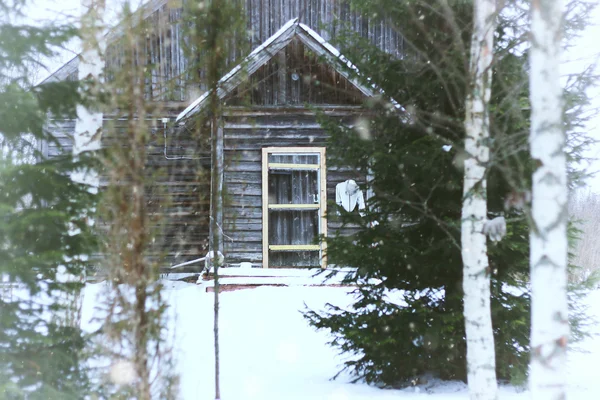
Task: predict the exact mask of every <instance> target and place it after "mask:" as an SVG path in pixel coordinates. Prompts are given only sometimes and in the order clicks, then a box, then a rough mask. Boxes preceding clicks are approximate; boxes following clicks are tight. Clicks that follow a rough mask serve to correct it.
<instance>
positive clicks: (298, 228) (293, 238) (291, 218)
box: [269, 210, 319, 245]
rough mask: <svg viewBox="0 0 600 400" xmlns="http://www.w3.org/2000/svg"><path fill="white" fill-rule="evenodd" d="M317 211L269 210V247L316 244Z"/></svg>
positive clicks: (317, 234) (317, 229) (317, 230)
mask: <svg viewBox="0 0 600 400" xmlns="http://www.w3.org/2000/svg"><path fill="white" fill-rule="evenodd" d="M318 236H319V211H318V210H306V211H304V210H302V211H299V210H269V245H290V244H291V245H294V244H296V245H304V244H316V243H317V238H318Z"/></svg>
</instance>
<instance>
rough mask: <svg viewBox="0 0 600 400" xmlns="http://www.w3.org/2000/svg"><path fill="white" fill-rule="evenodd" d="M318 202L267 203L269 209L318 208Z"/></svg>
mask: <svg viewBox="0 0 600 400" xmlns="http://www.w3.org/2000/svg"><path fill="white" fill-rule="evenodd" d="M319 207H320V206H319V204H269V210H318V209H319Z"/></svg>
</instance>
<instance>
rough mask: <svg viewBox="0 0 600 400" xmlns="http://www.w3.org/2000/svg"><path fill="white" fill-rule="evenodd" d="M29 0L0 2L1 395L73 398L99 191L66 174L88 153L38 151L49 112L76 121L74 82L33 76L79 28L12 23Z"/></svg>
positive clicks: (83, 165)
mask: <svg viewBox="0 0 600 400" xmlns="http://www.w3.org/2000/svg"><path fill="white" fill-rule="evenodd" d="M25 5H26V3H25V2H21V1H14V2H13V1H8V2H7V1H4V0H2V1H0V12H1V13H2V14H3V15H4V16H6V18H4V17H3V20H2V22H0V140H2V153H1V154H0V193H2V195H1V196H0V221H1V223H0V260H1V261H0V275H1V277H2V283H1V285H2V294H1V296H0V310H1V311H0V397H2V398H8V399H11V398H15V399H16V398H31V399H79V398H83V397H84V396H85V395H86V394H88V393H89V390H90V384H89V380H88V377H87V373H86V364H85V359H84V358H83V349H84V346H85V344H86V341H87V339H86V337H85V335H84V334H83V333H82V331H81V330H80V328H79V321H78V310H77V307H76V305H74V304H72V300H73V299H74V298H76V297H77V294H78V292H79V291H80V290H81V288H82V281H81V279H78V278H79V277H82V276H83V275H84V273H85V271H86V269H87V268H88V262H89V261H88V260H89V259H90V255H91V254H92V252H93V249H94V238H93V235H91V227H90V223H89V221H91V217H92V215H93V207H94V201H95V196H94V195H93V194H92V192H91V191H90V190H89V189H90V188H89V187H88V186H86V185H83V184H78V183H75V182H73V181H72V179H71V174H72V173H73V171H75V170H80V171H83V170H85V169H87V168H88V167H89V166H90V165H91V164H92V162H93V157H91V156H90V155H89V154H82V155H81V157H80V158H79V159H78V160H74V159H73V158H72V156H71V155H69V154H68V153H67V152H65V155H64V156H63V157H59V158H52V159H45V158H43V156H42V154H41V152H40V143H42V142H44V141H46V142H51V141H53V140H54V139H53V136H52V135H51V132H50V131H49V130H48V124H47V122H48V117H49V116H50V115H51V116H52V117H54V118H74V117H75V105H76V104H77V102H78V101H79V98H78V94H77V85H76V84H75V83H73V82H52V83H41V84H36V83H35V82H34V81H33V79H32V76H33V75H34V72H35V70H36V69H37V68H40V67H41V68H44V65H43V63H41V62H40V61H39V60H41V59H45V58H47V57H51V56H53V55H54V54H55V53H56V52H57V51H58V50H59V49H60V47H61V46H63V45H64V44H65V43H66V42H67V41H68V40H70V39H71V38H73V37H74V36H75V35H76V33H77V31H76V29H75V28H74V27H72V26H70V25H57V24H53V23H47V24H45V25H43V26H30V25H26V24H18V23H15V22H12V21H15V20H18V19H19V18H20V17H22V11H23V9H24V7H25ZM56 144H57V145H58V146H60V143H56ZM69 277H75V278H76V279H70V278H69ZM74 307H75V308H74Z"/></svg>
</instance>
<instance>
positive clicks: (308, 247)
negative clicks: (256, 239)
mask: <svg viewBox="0 0 600 400" xmlns="http://www.w3.org/2000/svg"><path fill="white" fill-rule="evenodd" d="M269 250H271V251H319V250H321V246H319V245H318V244H277V245H275V244H273V245H270V246H269Z"/></svg>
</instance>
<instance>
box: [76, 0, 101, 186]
mask: <svg viewBox="0 0 600 400" xmlns="http://www.w3.org/2000/svg"><path fill="white" fill-rule="evenodd" d="M82 7H83V15H82V17H81V41H82V47H83V48H82V51H81V55H80V59H79V67H78V80H79V82H80V83H81V89H80V93H81V95H82V96H83V97H84V98H89V99H90V100H91V101H92V104H93V102H94V98H95V97H96V95H97V94H98V90H99V87H100V83H101V79H102V73H103V71H104V58H103V54H104V50H105V48H106V43H105V42H106V41H105V38H104V34H103V32H102V30H103V26H102V24H103V16H104V8H105V2H104V0H83V1H82ZM102 117H103V115H102V111H100V110H97V109H96V110H95V109H93V108H91V107H90V106H89V105H88V106H84V105H82V104H78V105H77V121H76V122H75V136H74V144H73V153H74V154H75V155H77V154H79V153H81V152H83V151H87V150H99V149H100V135H101V132H102ZM82 179H83V177H82ZM89 179H91V181H90V182H91V183H96V180H97V178H96V177H89Z"/></svg>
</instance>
